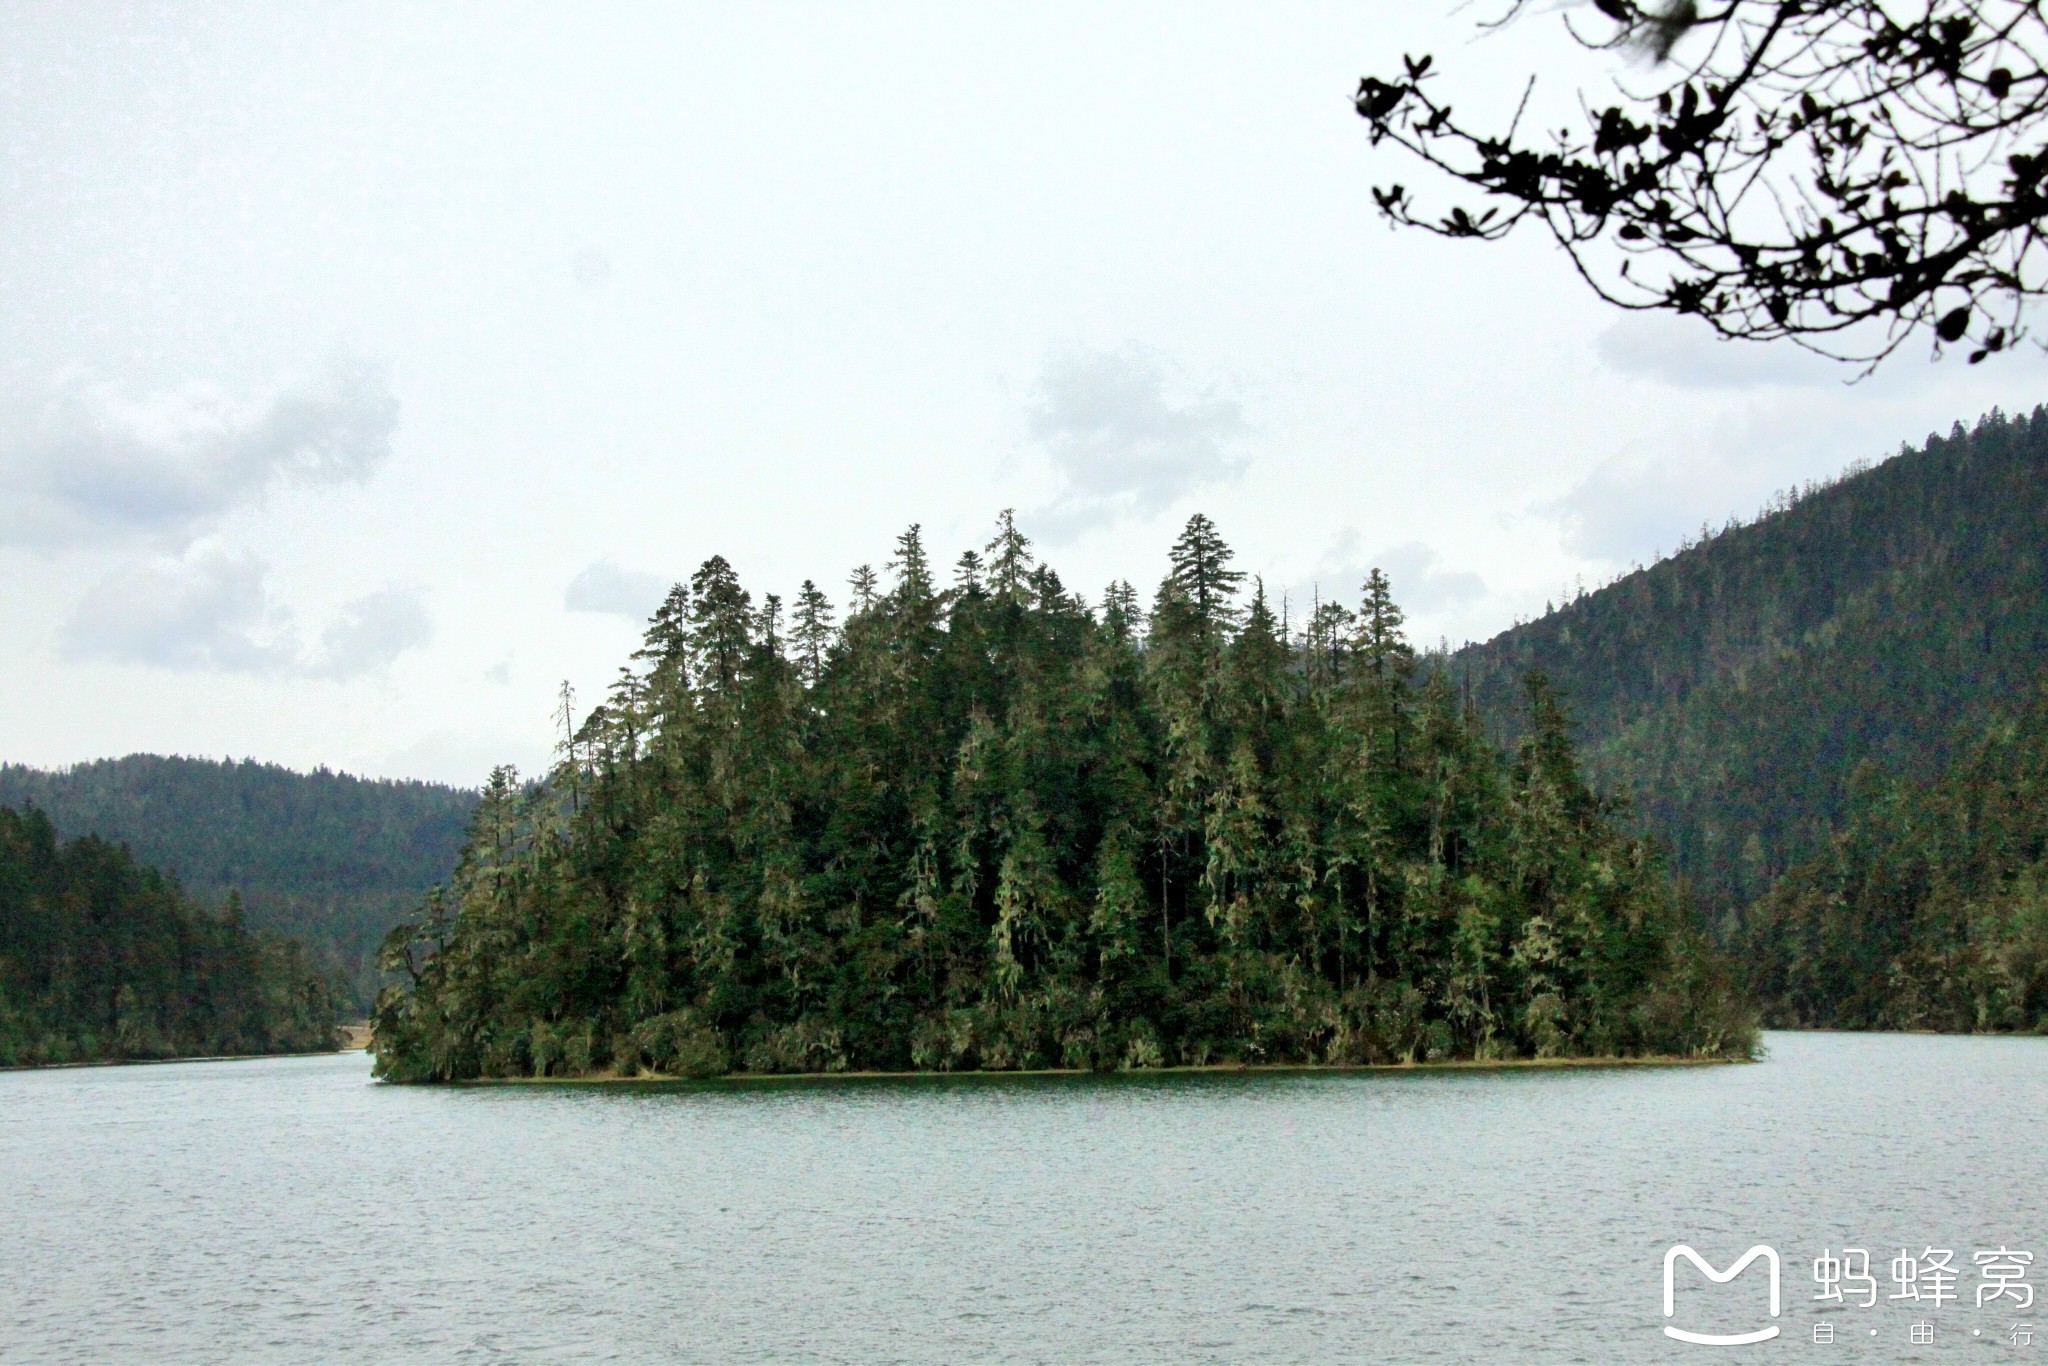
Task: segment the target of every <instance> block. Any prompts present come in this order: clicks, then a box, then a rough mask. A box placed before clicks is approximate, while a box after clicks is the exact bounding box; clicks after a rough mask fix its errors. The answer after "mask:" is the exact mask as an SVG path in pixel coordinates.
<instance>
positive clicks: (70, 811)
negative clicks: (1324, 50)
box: [0, 754, 477, 1005]
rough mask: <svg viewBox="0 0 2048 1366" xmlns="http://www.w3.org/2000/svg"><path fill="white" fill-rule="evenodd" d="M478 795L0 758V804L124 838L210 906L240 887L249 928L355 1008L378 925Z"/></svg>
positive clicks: (172, 767) (367, 979) (209, 767)
mask: <svg viewBox="0 0 2048 1366" xmlns="http://www.w3.org/2000/svg"><path fill="white" fill-rule="evenodd" d="M476 801H477V794H476V793H474V792H468V791H463V790H461V789H457V788H452V787H445V786H442V785H440V784H437V783H424V782H411V781H407V782H394V781H390V780H387V779H370V778H357V777H353V776H351V775H349V774H346V773H336V772H333V771H331V770H329V769H326V768H318V769H315V770H314V771H313V772H311V773H299V772H295V771H293V770H291V769H288V768H284V767H282V766H280V765H278V764H269V763H259V762H257V761H255V760H252V759H242V760H212V759H191V758H182V757H169V756H164V755H156V754H131V755H129V756H127V757H126V758H122V759H99V760H94V761H92V762H89V763H81V764H74V765H72V766H70V767H68V768H63V769H55V770H46V769H36V768H28V767H24V766H22V765H18V764H0V805H4V806H12V807H17V808H19V807H22V806H24V805H27V804H33V805H35V806H37V807H39V808H40V809H41V810H42V811H43V812H44V813H45V814H47V815H48V816H49V818H50V820H51V822H52V823H53V824H54V825H55V826H56V828H57V830H58V832H59V833H60V834H61V835H62V836H64V837H65V838H70V839H75V838H77V837H79V836H81V835H86V834H95V835H98V836H100V837H101V838H103V839H106V840H110V841H113V842H115V843H119V844H125V845H127V846H128V847H129V848H130V849H131V850H132V851H133V852H134V854H135V856H136V857H137V858H138V859H140V860H141V861H143V862H144V863H147V864H151V865H154V866H156V867H159V868H162V869H163V870H164V871H165V872H167V873H170V874H172V875H174V876H175V877H176V878H177V879H178V881H179V883H180V884H181V885H182V887H183V888H184V890H185V892H186V894H187V895H189V896H191V897H193V898H194V899H196V900H198V901H200V902H202V903H205V904H209V905H213V906H216V907H217V906H219V905H220V904H221V903H222V902H224V901H225V900H226V898H227V895H228V893H229V892H231V891H238V892H240V893H241V895H242V900H243V903H244V906H245V908H246V913H247V915H248V918H249V921H250V923H251V924H252V925H254V926H257V927H259V928H266V929H274V930H279V931H282V932H284V933H287V934H290V935H292V936H293V937H295V938H297V939H300V940H301V941H303V942H304V943H305V944H306V945H307V947H308V948H309V949H310V950H312V951H313V953H314V955H315V957H316V960H318V961H320V962H322V963H324V964H325V965H326V966H328V967H329V968H332V969H336V970H338V971H340V972H341V973H342V974H343V976H344V977H345V978H346V979H347V981H348V983H349V985H350V988H351V990H353V991H354V992H355V993H356V994H357V996H358V1004H359V1005H366V1004H367V998H368V995H369V994H370V991H371V983H372V982H373V980H374V973H373V971H372V959H373V957H374V954H375V951H376V947H377V944H378V942H379V941H380V940H381V939H382V938H383V936H384V933H385V932H386V931H387V930H389V929H390V928H391V926H392V925H393V924H395V923H397V922H398V921H399V920H400V919H402V918H403V917H404V915H405V913H406V911H408V910H409V909H410V908H411V907H412V906H413V904H414V903H415V902H416V901H417V900H418V899H419V897H420V896H421V894H422V893H424V892H425V891H426V889H427V888H429V887H431V886H433V885H434V884H436V883H438V882H441V881H443V880H444V879H446V878H447V877H448V875H449V873H450V872H452V871H453V869H454V867H455V857H456V854H457V852H458V851H459V850H460V849H461V847H462V839H463V832H464V830H465V828H466V826H467V824H468V820H469V813H470V811H471V810H472V809H473V808H474V807H475V805H476Z"/></svg>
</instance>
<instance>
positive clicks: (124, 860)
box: [0, 807, 338, 1067]
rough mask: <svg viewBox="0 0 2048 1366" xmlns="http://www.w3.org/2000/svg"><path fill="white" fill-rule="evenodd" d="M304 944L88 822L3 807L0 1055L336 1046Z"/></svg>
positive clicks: (333, 1012)
mask: <svg viewBox="0 0 2048 1366" xmlns="http://www.w3.org/2000/svg"><path fill="white" fill-rule="evenodd" d="M337 1016H338V999H337V996H336V993H335V990H334V988H333V985H332V983H331V982H330V981H329V980H328V979H327V977H326V976H325V975H324V974H322V973H321V972H319V971H318V970H316V969H315V968H314V966H313V964H312V963H311V962H310V961H309V959H308V958H307V956H306V954H305V951H304V950H303V949H302V948H301V947H300V946H299V945H298V944H296V943H295V942H293V941H291V940H289V939H285V938H283V937H280V936H276V935H271V934H265V933H256V932H252V931H251V930H250V929H249V928H248V927H247V926H246V925H244V924H243V922H242V917H241V909H240V903H239V901H238V900H237V899H236V898H234V897H232V896H231V897H230V898H229V900H228V903H227V906H226V908H225V909H224V911H223V912H222V913H220V914H217V915H216V914H213V913H211V912H209V911H207V910H205V909H204V908H202V907H200V906H198V905H195V904H194V903H192V902H191V901H189V900H187V899H186V897H185V895H184V894H183V892H182V891H181V890H180V888H179V886H178V884H177V883H176V881H175V880H173V879H171V878H168V877H166V876H164V875H163V874H161V873H159V872H158V871H157V870H155V869H153V868H150V867H148V866H146V865H144V864H140V863H137V862H136V861H135V859H134V858H133V857H132V856H131V855H130V854H129V853H128V851H127V850H126V849H125V848H123V847H120V846H118V845H113V844H109V843H107V842H106V841H105V840H102V839H100V838H99V837H97V836H94V835H85V836H82V837H80V838H78V839H75V840H70V841H68V842H67V841H62V840H59V839H58V837H57V833H56V830H55V828H54V827H53V826H52V825H51V823H50V820H49V817H48V816H46V815H44V813H43V812H41V811H39V810H36V809H35V808H33V807H31V808H29V809H27V810H25V811H16V810H14V809H12V808H10V807H0V1067H22V1066H37V1065H45V1064H53V1063H76V1062H107V1061H120V1060H126V1061H135V1060H142V1059H156V1058H173V1057H207V1056H221V1055H228V1054H255V1053H303V1052H315V1051H319V1050H323V1049H331V1048H333V1047H335V1043H336V1040H335V1026H336V1023H337Z"/></svg>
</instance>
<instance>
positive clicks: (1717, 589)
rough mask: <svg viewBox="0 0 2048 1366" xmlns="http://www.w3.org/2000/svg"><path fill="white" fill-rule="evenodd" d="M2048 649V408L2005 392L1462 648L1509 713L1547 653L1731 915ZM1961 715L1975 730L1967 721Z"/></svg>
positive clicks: (1599, 759)
mask: <svg viewBox="0 0 2048 1366" xmlns="http://www.w3.org/2000/svg"><path fill="white" fill-rule="evenodd" d="M2044 656H2048V409H2036V410H2035V411H2034V412H2033V414H2032V415H2031V416H2027V417H2019V418H2011V419H2008V418H2006V417H2004V416H2003V415H2002V414H2000V413H1997V412H1995V411H1994V412H1993V413H1991V414H1990V415H1988V416H1987V417H1985V418H1984V419H1983V420H1981V421H1980V422H1978V423H1977V425H1976V427H1975V428H1974V429H1973V430H1970V431H1967V432H1966V431H1965V430H1964V429H1963V427H1962V425H1961V424H1957V425H1956V427H1955V429H1954V430H1953V431H1952V432H1950V434H1949V435H1948V436H1946V437H1939V436H1931V437H1929V438H1928V439H1927V442H1926V444H1925V446H1924V447H1922V448H1921V449H1920V450H1917V451H1911V450H1902V451H1901V452H1900V453H1899V454H1898V455H1897V456H1896V457H1894V458H1893V459H1891V460H1888V461H1886V462H1884V463H1883V464H1880V465H1878V466H1876V467H1875V468H1872V469H1867V470H1864V471H1861V472H1857V473H1853V474H1851V475H1850V476H1849V477H1846V478H1843V479H1841V480H1839V481H1837V482H1834V483H1832V484H1828V485H1821V486H1808V487H1807V488H1805V489H1803V490H1797V491H1794V492H1793V493H1791V494H1788V495H1785V496H1782V497H1781V498H1779V499H1778V500H1777V501H1776V502H1775V503H1774V504H1773V506H1772V507H1771V508H1770V509H1769V510H1767V512H1766V513H1765V514H1764V515H1762V516H1761V517H1760V518H1759V519H1758V520H1757V521H1755V522H1753V523H1750V524H1748V525H1746V526H1736V525H1734V524H1732V523H1731V524H1730V526H1728V527H1727V528H1725V529H1723V530H1722V531H1719V532H1711V531H1708V530H1706V529H1704V528H1703V529H1702V534H1701V539H1700V540H1698V541H1697V542H1693V543H1690V544H1688V545H1686V546H1685V547H1683V548H1682V549H1681V551H1680V552H1679V553H1678V554H1676V555H1673V556H1672V557H1671V558H1670V559H1667V560H1664V561H1663V562H1661V563H1659V564H1657V565H1654V566H1653V567H1651V568H1649V569H1645V570H1639V571H1637V572H1635V573H1632V574H1630V575H1628V576H1627V577H1625V578H1622V579H1620V580H1619V581H1617V582H1616V583H1614V584H1613V585H1611V586H1609V587H1607V588H1604V589H1602V590H1600V591H1599V592H1596V593H1591V594H1588V595H1585V596H1583V597H1580V598H1579V599H1578V600H1577V601H1574V602H1571V603H1569V604H1567V605H1565V606H1564V607H1562V608H1560V609H1559V610H1557V611H1554V612H1551V613H1549V614H1547V615H1545V616H1544V617H1543V618H1542V619H1541V620H1539V621H1535V622H1532V623H1529V624H1527V625H1525V626H1521V627H1518V628H1517V629H1515V630H1512V631H1509V632H1506V633H1505V634H1503V635H1501V636H1499V637H1497V638H1496V639H1494V640H1492V641H1489V642H1487V643H1486V644H1483V645H1475V646H1470V647H1468V648H1466V649H1464V650H1461V651H1459V652H1458V653H1456V654H1454V655H1452V656H1451V657H1450V659H1449V660H1448V662H1447V665H1446V667H1447V668H1448V669H1449V670H1450V672H1451V673H1452V675H1453V676H1454V677H1456V678H1458V679H1459V680H1460V681H1461V683H1463V684H1464V685H1465V686H1467V687H1468V688H1469V691H1470V695H1471V697H1472V699H1473V700H1474V702H1475V703H1476V704H1477V705H1478V707H1479V708H1480V710H1481V711H1482V712H1483V713H1484V714H1486V715H1487V716H1489V717H1502V718H1504V717H1506V716H1507V715H1508V713H1509V710H1510V704H1511V702H1512V699H1513V696H1514V692H1515V689H1516V688H1517V686H1518V681H1519V679H1520V678H1521V676H1522V675H1523V674H1524V673H1526V672H1527V671H1528V670H1530V669H1532V668H1534V669H1541V670H1542V671H1543V672H1544V673H1546V674H1548V675H1549V676H1550V677H1551V678H1552V679H1554V680H1555V681H1556V682H1557V684H1558V685H1559V687H1561V688H1562V689H1563V690H1564V691H1565V692H1567V693H1568V694H1569V695H1570V697H1571V698H1572V702H1573V707H1574V710H1575V711H1576V713H1577V716H1578V720H1579V730H1578V734H1579V738H1580V740H1581V742H1582V744H1583V746H1584V749H1585V754H1586V767H1587V771H1588V773H1589V774H1590V775H1591V777H1592V779H1593V781H1594V782H1595V783H1596V784H1597V785H1599V786H1602V787H1604V788H1610V789H1615V790H1622V791H1628V792H1632V793H1633V795H1634V797H1635V800H1636V804H1637V806H1638V808H1639V809H1640V810H1641V812H1642V813H1643V817H1644V819H1645V822H1646V824H1647V825H1648V827H1649V828H1650V829H1652V830H1654V831H1655V832H1656V833H1657V834H1658V835H1660V836H1661V837H1662V838H1663V839H1664V840H1665V841H1666V843H1667V845H1668V847H1669V849H1670V852H1671V856H1672V861H1673V866H1674V869H1675V871H1678V872H1680V873H1682V874H1683V875H1684V877H1685V878H1686V879H1687V881H1688V882H1689V883H1690V885H1691V886H1692V888H1693V890H1694V891H1695V893H1696V894H1697V895H1698V897H1699V898H1700V900H1701V902H1702V904H1703V905H1704V906H1706V907H1707V908H1708V909H1709V910H1710V912H1711V914H1712V915H1713V917H1714V918H1715V919H1716V920H1725V919H1726V917H1727V916H1729V915H1730V914H1731V913H1732V911H1733V908H1735V907H1737V906H1740V905H1743V904H1745V903H1747V902H1749V901H1751V900H1754V899H1755V898H1757V897H1759V896H1761V895H1763V894H1764V892H1765V891H1766V890H1767V889H1768V888H1769V887H1770V886H1771V884H1772V881H1773V880H1774V879H1775V878H1776V876H1777V875H1778V874H1779V873H1781V872H1783V871H1784V870H1786V869H1787V868H1789V867H1791V866H1793V865H1794V864H1797V863H1800V862H1802V861H1803V860H1805V859H1807V858H1809V857H1811V856H1813V855H1814V854H1815V853H1817V852H1818V851H1820V850H1821V849H1822V848H1824V847H1825V846H1826V844H1827V842H1828V840H1829V836H1830V832H1831V831H1832V830H1833V828H1834V826H1835V825H1836V823H1837V822H1838V821H1839V820H1841V819H1842V817H1843V815H1844V813H1845V812H1846V811H1847V809H1848V801H1849V794H1850V777H1851V775H1852V774H1853V773H1854V772H1855V771H1856V770H1857V768H1858V766H1859V765H1861V764H1863V763H1864V762H1865V761H1875V762H1876V763H1878V764H1880V765H1883V766H1884V767H1885V768H1887V769H1890V770H1893V771H1896V772H1898V773H1900V774H1902V775H1908V776H1914V777H1919V778H1928V777H1931V776H1932V775H1933V774H1935V773H1938V772H1939V771H1940V770H1941V769H1942V767H1943V765H1944V764H1946V763H1947V761H1948V760H1949V758H1950V757H1951V755H1952V754H1953V753H1954V751H1955V739H1954V737H1955V736H1956V735H1958V734H1967V733H1969V732H1971V731H1972V730H1974V729H1979V728H1981V727H1982V726H1984V725H1985V724H1988V723H1989V722H1990V720H1991V719H1992V718H1993V717H1995V716H1997V715H1999V714H2000V713H2002V712H2003V711H2004V710H2005V709H2006V708H2007V707H2008V706H2009V705H2010V703H2011V702H2012V700H2013V699H2015V698H2018V697H2022V696H2024V695H2025V693H2026V691H2027V689H2028V687H2029V686H2031V684H2032V681H2033V679H2034V676H2035V674H2036V672H2037V670H2038V669H2039V668H2040V662H2041V660H2042V659H2043V657H2044ZM1959 723H1961V725H1962V730H1961V731H1959V730H1958V725H1959Z"/></svg>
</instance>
